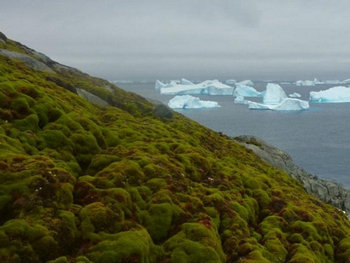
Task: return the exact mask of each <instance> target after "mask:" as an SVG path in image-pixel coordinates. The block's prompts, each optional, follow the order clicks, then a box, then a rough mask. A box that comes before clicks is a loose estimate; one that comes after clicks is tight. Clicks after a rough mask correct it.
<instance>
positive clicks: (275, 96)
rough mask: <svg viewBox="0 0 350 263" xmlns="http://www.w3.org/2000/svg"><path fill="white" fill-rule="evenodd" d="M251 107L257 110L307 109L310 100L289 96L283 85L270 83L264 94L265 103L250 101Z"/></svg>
mask: <svg viewBox="0 0 350 263" xmlns="http://www.w3.org/2000/svg"><path fill="white" fill-rule="evenodd" d="M248 105H249V109H256V110H281V111H282V110H283V111H292V110H305V109H308V108H309V102H308V101H304V100H299V99H292V98H288V97H287V95H286V93H285V92H284V90H283V89H282V87H281V86H280V85H278V84H275V83H268V84H267V85H266V91H265V93H264V95H263V103H258V102H252V101H248Z"/></svg>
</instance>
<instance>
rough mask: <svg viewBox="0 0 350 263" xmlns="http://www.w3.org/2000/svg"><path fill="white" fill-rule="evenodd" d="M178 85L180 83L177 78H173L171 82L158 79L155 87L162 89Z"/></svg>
mask: <svg viewBox="0 0 350 263" xmlns="http://www.w3.org/2000/svg"><path fill="white" fill-rule="evenodd" d="M176 85H178V81H177V80H171V81H170V82H169V83H164V82H161V81H160V80H156V83H155V89H156V90H160V89H162V88H171V87H174V86H176Z"/></svg>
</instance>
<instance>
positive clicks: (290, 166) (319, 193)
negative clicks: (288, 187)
mask: <svg viewBox="0 0 350 263" xmlns="http://www.w3.org/2000/svg"><path fill="white" fill-rule="evenodd" d="M233 139H234V140H235V141H237V142H239V143H240V144H241V145H243V146H245V147H246V148H248V149H251V150H252V151H253V152H254V153H255V154H256V155H258V156H259V157H260V158H261V159H262V160H264V161H265V162H267V163H269V164H271V165H273V166H275V167H277V168H279V169H281V170H283V171H285V172H286V173H288V174H289V175H290V176H291V177H293V178H295V179H297V180H298V181H299V182H300V183H302V185H303V186H304V188H305V190H306V191H307V192H308V193H309V194H312V195H314V196H316V197H318V198H319V199H320V200H321V201H323V202H325V203H328V204H331V205H334V206H335V207H337V208H339V209H341V210H343V211H345V212H346V213H347V214H348V215H349V214H350V190H349V189H346V188H345V187H344V186H342V185H341V184H339V183H336V182H333V181H329V180H324V179H321V178H319V177H318V176H317V175H314V174H310V173H308V172H307V171H305V170H304V169H302V168H300V167H299V166H297V165H296V164H295V163H294V162H293V160H292V158H291V157H290V156H289V155H288V154H287V153H286V152H284V151H282V150H280V149H278V148H276V147H274V146H272V145H270V144H268V143H267V142H265V141H264V140H262V139H260V138H258V137H255V136H251V135H242V136H238V137H234V138H233ZM348 217H349V216H348Z"/></svg>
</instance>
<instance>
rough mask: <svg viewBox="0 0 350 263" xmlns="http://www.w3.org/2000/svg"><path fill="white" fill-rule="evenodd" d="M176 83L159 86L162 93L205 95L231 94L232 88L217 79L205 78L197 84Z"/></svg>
mask: <svg viewBox="0 0 350 263" xmlns="http://www.w3.org/2000/svg"><path fill="white" fill-rule="evenodd" d="M185 83H186V85H184V84H177V85H173V86H171V87H162V88H160V93H161V94H163V95H185V94H207V95H232V94H233V90H234V88H233V87H231V86H228V85H226V84H223V83H221V82H219V81H218V80H206V81H203V82H201V83H199V84H189V82H188V81H186V82H185Z"/></svg>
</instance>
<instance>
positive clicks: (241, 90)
mask: <svg viewBox="0 0 350 263" xmlns="http://www.w3.org/2000/svg"><path fill="white" fill-rule="evenodd" d="M264 93H265V92H259V91H257V90H256V89H254V88H253V87H250V86H247V85H243V84H237V86H236V89H235V90H234V91H233V96H236V98H235V100H234V103H236V104H247V103H248V101H247V100H246V99H245V97H262V96H263V94H264Z"/></svg>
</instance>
